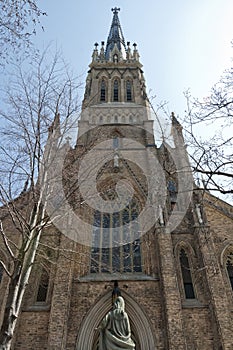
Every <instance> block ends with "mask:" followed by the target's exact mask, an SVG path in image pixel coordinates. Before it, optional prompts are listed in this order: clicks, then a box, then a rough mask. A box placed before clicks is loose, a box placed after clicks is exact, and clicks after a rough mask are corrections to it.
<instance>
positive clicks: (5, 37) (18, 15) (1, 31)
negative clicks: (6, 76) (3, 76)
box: [0, 0, 46, 64]
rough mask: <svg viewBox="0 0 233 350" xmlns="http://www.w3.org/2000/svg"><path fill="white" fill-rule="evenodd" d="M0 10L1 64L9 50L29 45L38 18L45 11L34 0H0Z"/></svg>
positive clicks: (14, 50) (34, 32)
mask: <svg viewBox="0 0 233 350" xmlns="http://www.w3.org/2000/svg"><path fill="white" fill-rule="evenodd" d="M0 12H1V18H0V45H1V52H0V64H3V62H4V61H6V60H8V57H9V53H10V52H11V50H13V52H17V51H18V50H19V49H21V47H22V46H24V47H29V46H30V44H31V37H32V35H33V34H36V28H37V26H38V24H39V23H40V18H41V16H44V15H46V13H45V12H44V11H42V10H41V9H40V8H39V7H38V5H37V1H36V0H15V1H11V0H5V1H1V2H0ZM42 28H43V27H42Z"/></svg>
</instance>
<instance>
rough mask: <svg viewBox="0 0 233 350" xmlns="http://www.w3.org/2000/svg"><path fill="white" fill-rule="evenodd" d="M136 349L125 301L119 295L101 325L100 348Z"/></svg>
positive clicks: (114, 349) (115, 349)
mask: <svg viewBox="0 0 233 350" xmlns="http://www.w3.org/2000/svg"><path fill="white" fill-rule="evenodd" d="M122 349H125V350H134V349H135V344H134V342H133V341H132V339H131V331H130V324H129V318H128V315H127V313H126V312H125V302H124V299H123V298H122V297H121V296H118V297H117V298H116V300H115V302H114V305H113V309H112V310H111V311H109V313H108V314H107V315H106V316H105V318H104V319H103V321H102V323H101V326H100V343H99V350H122Z"/></svg>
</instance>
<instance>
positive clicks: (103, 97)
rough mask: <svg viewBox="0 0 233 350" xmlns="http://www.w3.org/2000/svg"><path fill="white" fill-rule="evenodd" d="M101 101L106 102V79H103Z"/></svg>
mask: <svg viewBox="0 0 233 350" xmlns="http://www.w3.org/2000/svg"><path fill="white" fill-rule="evenodd" d="M100 101H101V102H106V82H105V81H104V80H102V81H101V87H100Z"/></svg>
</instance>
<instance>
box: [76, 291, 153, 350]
mask: <svg viewBox="0 0 233 350" xmlns="http://www.w3.org/2000/svg"><path fill="white" fill-rule="evenodd" d="M122 296H123V298H124V299H125V303H126V311H127V313H128V316H129V319H130V325H131V331H132V334H133V339H134V341H136V343H137V344H136V346H137V347H136V349H137V350H156V349H157V345H156V344H157V341H156V337H155V335H154V334H153V331H152V326H151V324H150V321H149V319H148V317H147V315H146V312H145V311H144V310H143V309H142V307H141V306H139V304H138V303H137V302H136V301H135V300H134V299H133V298H132V297H131V296H130V295H129V294H127V293H126V292H122ZM111 300H112V298H111V292H108V293H106V294H105V295H104V296H102V297H101V298H100V299H99V300H98V301H97V302H96V303H95V304H94V305H93V307H92V308H91V310H89V312H88V314H87V315H86V317H85V318H84V320H83V322H82V325H81V328H80V331H79V333H78V335H77V340H76V348H75V349H76V350H83V349H85V350H95V346H96V343H97V341H98V340H97V339H98V327H99V325H100V323H101V321H102V319H103V318H104V316H105V315H106V314H107V313H108V312H109V311H110V309H111V307H112V306H111Z"/></svg>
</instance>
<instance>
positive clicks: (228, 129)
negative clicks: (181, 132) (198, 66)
mask: <svg viewBox="0 0 233 350" xmlns="http://www.w3.org/2000/svg"><path fill="white" fill-rule="evenodd" d="M185 96H186V99H187V106H188V108H187V113H186V116H185V120H184V123H183V125H184V127H185V136H186V141H187V143H188V146H189V154H190V157H191V162H192V167H193V171H194V174H195V176H196V178H198V179H199V184H200V182H202V183H203V185H204V188H205V189H207V190H210V191H214V192H217V193H221V194H224V195H228V198H232V194H233V181H232V180H233V136H232V135H233V127H232V125H233V68H232V69H230V70H228V71H227V72H226V73H225V74H224V76H223V78H222V79H221V80H220V82H219V83H218V84H216V85H215V86H214V87H213V88H212V90H211V94H210V96H209V97H207V98H205V99H203V101H200V100H198V99H192V98H191V96H190V93H189V92H186V93H185ZM197 135H199V136H197Z"/></svg>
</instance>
